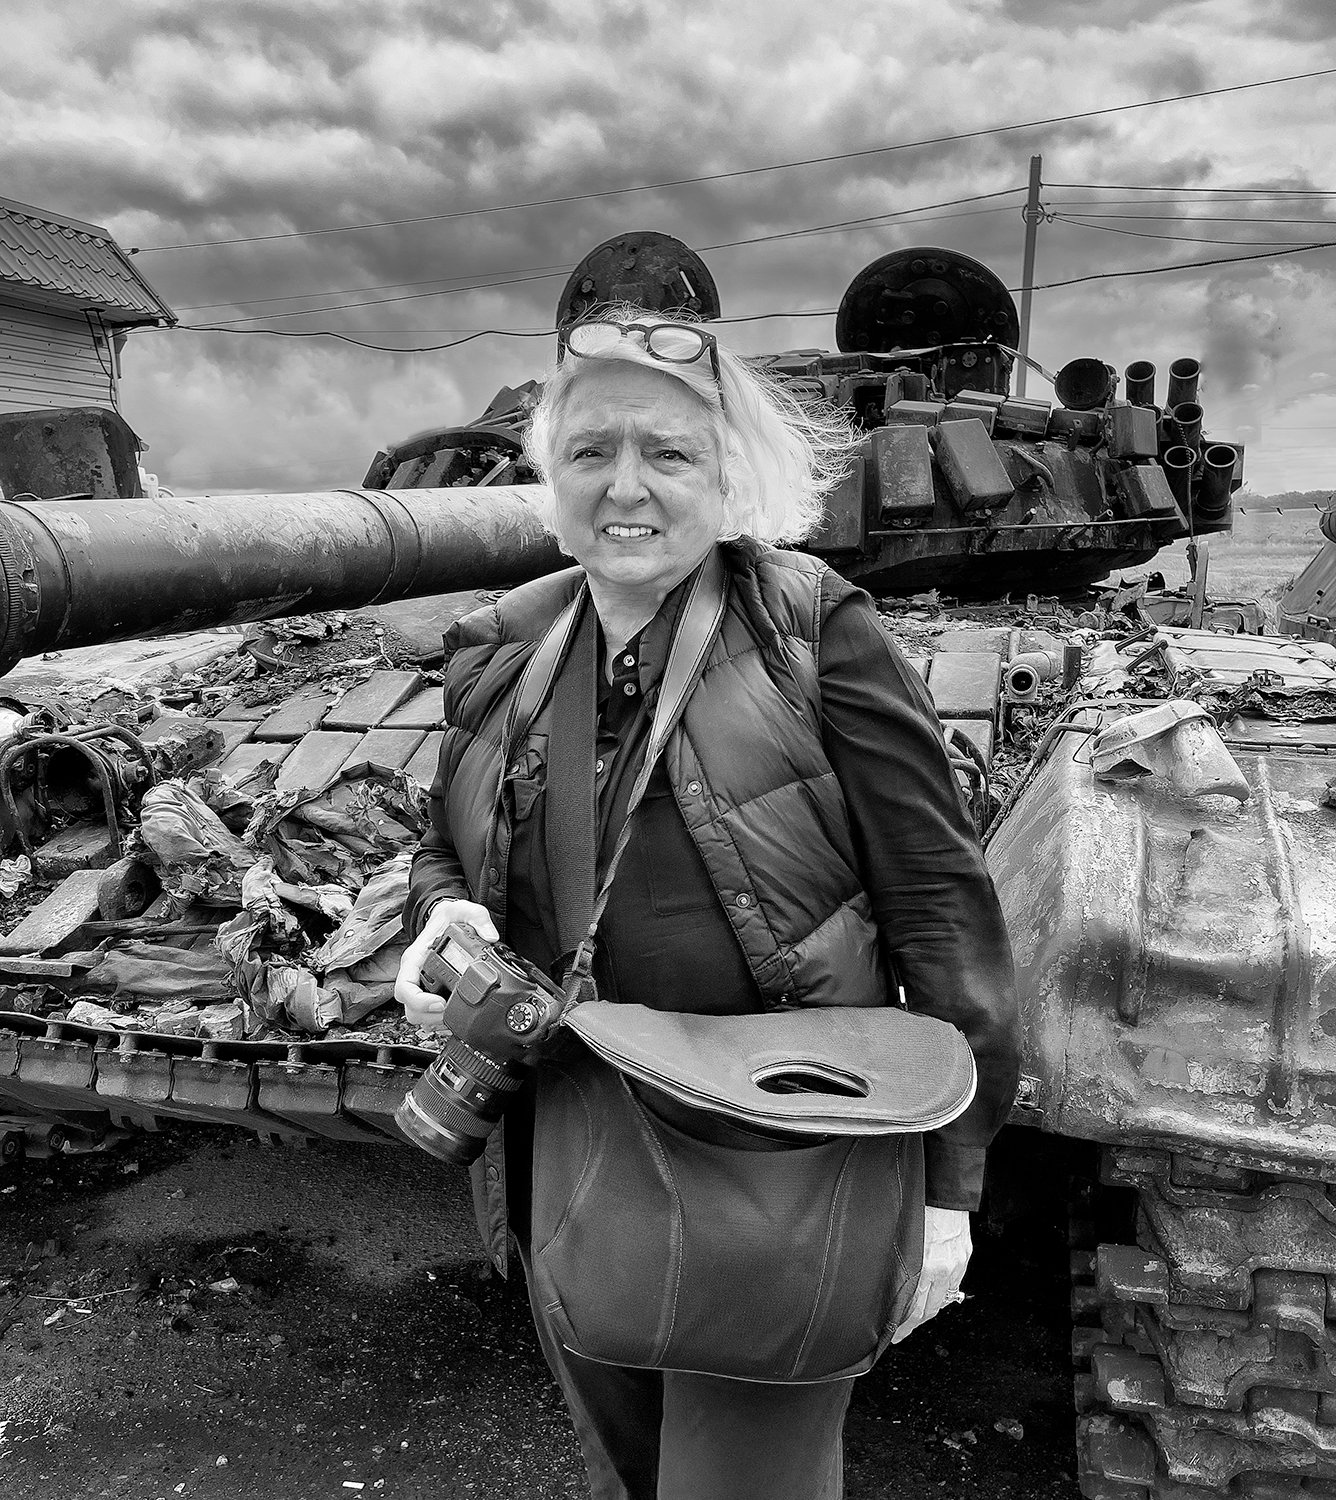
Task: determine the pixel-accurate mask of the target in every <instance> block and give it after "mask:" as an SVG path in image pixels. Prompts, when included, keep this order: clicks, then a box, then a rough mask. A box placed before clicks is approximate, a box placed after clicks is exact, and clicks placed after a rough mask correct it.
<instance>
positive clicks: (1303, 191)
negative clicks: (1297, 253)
mask: <svg viewBox="0 0 1336 1500" xmlns="http://www.w3.org/2000/svg"><path fill="white" fill-rule="evenodd" d="M1044 186H1045V187H1046V188H1089V189H1092V190H1094V191H1096V192H1110V193H1244V194H1247V195H1248V196H1249V197H1254V196H1255V197H1258V198H1336V188H1264V187H1167V186H1165V185H1163V184H1160V185H1159V186H1149V185H1146V184H1143V183H1139V182H1046V183H1045V184H1044Z"/></svg>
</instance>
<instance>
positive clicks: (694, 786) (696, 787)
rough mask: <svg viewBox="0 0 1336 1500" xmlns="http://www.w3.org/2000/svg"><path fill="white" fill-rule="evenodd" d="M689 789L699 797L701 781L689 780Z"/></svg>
mask: <svg viewBox="0 0 1336 1500" xmlns="http://www.w3.org/2000/svg"><path fill="white" fill-rule="evenodd" d="M687 791H688V792H690V793H691V795H692V796H693V797H699V796H700V782H699V781H688V782H687Z"/></svg>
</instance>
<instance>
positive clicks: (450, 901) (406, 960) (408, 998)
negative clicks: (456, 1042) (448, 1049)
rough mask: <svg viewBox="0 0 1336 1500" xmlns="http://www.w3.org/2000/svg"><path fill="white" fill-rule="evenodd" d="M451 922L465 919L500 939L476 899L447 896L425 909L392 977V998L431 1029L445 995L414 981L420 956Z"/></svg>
mask: <svg viewBox="0 0 1336 1500" xmlns="http://www.w3.org/2000/svg"><path fill="white" fill-rule="evenodd" d="M452 922H467V923H468V924H469V926H470V927H473V928H475V929H476V930H477V933H478V936H479V937H481V938H485V939H486V940H487V941H488V942H489V943H495V942H498V941H499V940H500V934H499V933H498V932H497V930H496V926H495V924H494V923H493V921H492V915H491V913H490V912H489V911H488V910H487V908H486V907H485V906H479V905H478V903H477V902H476V901H457V900H455V899H454V898H452V897H449V896H447V897H446V898H445V899H444V900H442V901H438V902H437V903H436V905H435V906H433V907H432V908H431V910H430V911H429V912H428V913H427V920H426V922H424V923H423V926H422V931H421V932H420V933H418V935H417V937H416V938H414V940H413V941H412V942H411V943H409V945H408V947H407V948H405V949H404V956H403V958H402V959H401V960H400V963H399V973H398V975H397V976H396V978H395V981H394V998H395V999H396V1000H397V1001H398V1002H399V1004H400V1005H402V1006H403V1008H404V1015H405V1016H406V1017H407V1018H408V1020H410V1021H411V1022H412V1023H413V1025H414V1026H421V1027H424V1028H426V1029H427V1030H428V1031H435V1030H437V1029H439V1028H440V1026H441V1015H442V1013H443V1012H444V1010H445V996H444V995H433V994H431V993H430V992H429V991H427V990H424V989H423V988H422V986H421V985H420V984H419V983H418V981H419V979H420V978H421V976H422V960H423V959H424V958H426V956H427V954H428V953H429V952H430V951H431V950H432V949H433V948H434V947H435V946H436V943H437V941H438V940H439V938H440V936H441V934H442V933H443V932H444V931H445V929H446V928H447V927H449V926H450V924H451V923H452Z"/></svg>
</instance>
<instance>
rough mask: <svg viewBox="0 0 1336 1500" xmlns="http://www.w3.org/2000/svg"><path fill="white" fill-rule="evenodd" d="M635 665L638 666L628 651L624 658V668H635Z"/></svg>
mask: <svg viewBox="0 0 1336 1500" xmlns="http://www.w3.org/2000/svg"><path fill="white" fill-rule="evenodd" d="M635 664H636V659H635V657H634V656H632V655H631V653H630V652H629V651H628V652H627V653H626V655H625V656H624V657H622V666H624V667H633V666H635Z"/></svg>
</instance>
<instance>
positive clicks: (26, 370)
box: [0, 292, 117, 412]
mask: <svg viewBox="0 0 1336 1500" xmlns="http://www.w3.org/2000/svg"><path fill="white" fill-rule="evenodd" d="M114 369H115V365H114V363H113V354H112V351H111V348H110V344H109V341H108V340H107V339H106V338H104V337H103V336H102V335H101V334H100V332H97V331H95V328H94V327H90V325H89V323H88V321H87V320H86V319H85V318H84V317H83V316H82V315H79V314H75V315H72V316H71V315H70V314H68V313H57V312H52V311H50V310H49V309H46V308H41V307H29V306H26V305H21V304H16V303H13V302H10V301H7V300H3V293H2V292H0V412H5V411H31V410H34V409H36V408H38V407H46V406H109V407H112V408H114V407H115V406H116V395H117V393H116V380H115V375H114V373H113V372H114Z"/></svg>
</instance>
